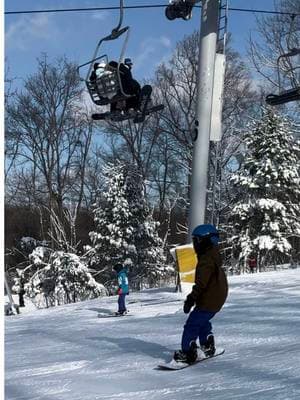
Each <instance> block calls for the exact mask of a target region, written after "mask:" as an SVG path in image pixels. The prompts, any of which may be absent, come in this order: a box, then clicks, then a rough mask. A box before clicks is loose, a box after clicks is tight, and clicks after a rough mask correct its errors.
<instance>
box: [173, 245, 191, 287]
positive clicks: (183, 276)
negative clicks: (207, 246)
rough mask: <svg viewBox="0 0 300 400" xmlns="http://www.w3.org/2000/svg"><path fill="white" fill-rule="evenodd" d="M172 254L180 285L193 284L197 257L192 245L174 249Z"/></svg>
mask: <svg viewBox="0 0 300 400" xmlns="http://www.w3.org/2000/svg"><path fill="white" fill-rule="evenodd" d="M172 254H173V256H174V257H175V258H176V262H177V265H178V271H179V276H180V282H181V283H194V282H195V269H196V265H197V256H196V253H195V251H194V247H193V245H192V244H186V245H183V246H178V247H175V249H172Z"/></svg>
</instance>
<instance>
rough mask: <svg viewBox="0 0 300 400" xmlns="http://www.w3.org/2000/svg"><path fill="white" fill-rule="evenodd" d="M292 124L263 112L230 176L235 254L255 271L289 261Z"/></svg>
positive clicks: (295, 166)
mask: <svg viewBox="0 0 300 400" xmlns="http://www.w3.org/2000/svg"><path fill="white" fill-rule="evenodd" d="M291 133H292V126H291V123H290V122H289V121H288V120H286V119H284V118H282V117H281V116H279V115H278V114H276V113H275V112H274V111H273V110H271V109H266V110H264V112H263V116H262V118H261V120H260V121H257V122H255V123H254V126H253V128H252V129H250V130H249V131H248V132H247V134H246V136H245V145H246V148H245V154H246V155H245V158H244V160H243V163H242V165H241V167H240V169H239V171H238V172H237V173H236V174H234V176H233V179H232V180H233V183H234V186H235V188H236V190H237V193H238V196H237V202H236V203H235V206H234V207H233V209H232V211H231V218H232V220H233V222H234V230H235V236H234V237H233V239H232V240H233V249H234V252H235V253H236V254H237V253H238V254H239V260H240V262H241V263H242V262H243V263H244V265H245V263H246V261H247V258H248V256H249V255H250V254H252V255H255V256H256V258H257V261H258V263H259V264H260V267H263V266H265V265H268V264H276V263H281V262H285V261H288V260H289V259H290V255H291V253H292V245H291V243H292V240H295V238H296V237H297V235H298V236H299V234H300V223H299V211H300V207H299V200H300V189H299V173H298V171H299V147H298V146H297V144H296V142H295V140H294V138H293V136H292V135H291Z"/></svg>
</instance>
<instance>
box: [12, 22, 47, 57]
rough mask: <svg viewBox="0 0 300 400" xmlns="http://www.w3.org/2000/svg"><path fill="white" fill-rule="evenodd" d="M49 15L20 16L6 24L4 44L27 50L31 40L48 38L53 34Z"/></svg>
mask: <svg viewBox="0 0 300 400" xmlns="http://www.w3.org/2000/svg"><path fill="white" fill-rule="evenodd" d="M51 22H52V21H51V17H50V16H49V15H45V14H40V15H34V16H28V15H25V16H22V17H21V18H19V19H18V20H17V21H16V22H15V23H12V24H10V25H9V26H8V28H7V31H6V33H5V41H6V46H9V47H10V48H13V47H14V48H17V49H19V50H23V51H25V50H27V49H28V48H29V47H30V46H31V45H32V40H35V39H39V40H41V39H43V40H44V39H49V38H51V37H52V38H53V36H54V28H53V26H52V23H51Z"/></svg>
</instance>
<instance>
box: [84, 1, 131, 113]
mask: <svg viewBox="0 0 300 400" xmlns="http://www.w3.org/2000/svg"><path fill="white" fill-rule="evenodd" d="M122 21H123V0H120V19H119V23H118V25H117V26H116V28H114V29H113V30H112V31H111V33H110V34H109V35H107V36H105V37H104V38H102V39H101V40H100V41H99V42H98V44H97V46H96V49H95V52H94V55H93V57H92V59H91V60H90V61H88V62H86V63H84V64H82V65H80V66H79V67H78V68H77V70H78V72H79V70H80V69H81V68H82V67H84V66H87V65H88V66H89V67H88V71H87V75H86V78H85V82H86V86H87V88H88V91H89V93H90V95H91V98H92V100H93V101H94V102H95V103H96V104H99V105H101V104H108V103H110V99H111V98H112V97H114V95H116V94H117V93H119V95H120V96H119V97H123V98H125V99H126V98H128V97H131V95H129V94H127V93H125V91H124V89H123V86H122V81H121V74H120V65H121V63H122V61H123V59H124V54H125V50H126V47H127V42H128V38H129V31H130V28H129V26H125V27H124V28H122V29H120V28H121V25H122ZM123 34H126V36H125V39H124V43H123V47H122V50H121V54H120V57H119V62H118V64H117V68H116V69H115V70H112V69H111V70H110V71H111V74H103V76H102V77H100V76H99V77H97V79H96V81H94V82H91V80H90V77H91V74H92V69H93V65H94V63H95V61H97V60H99V59H101V58H103V57H104V56H100V57H99V56H98V54H99V49H100V47H101V45H102V43H103V42H107V41H112V40H116V39H118V38H119V37H120V36H122V35H123ZM105 57H106V64H108V59H107V56H105ZM105 99H107V101H106V100H105Z"/></svg>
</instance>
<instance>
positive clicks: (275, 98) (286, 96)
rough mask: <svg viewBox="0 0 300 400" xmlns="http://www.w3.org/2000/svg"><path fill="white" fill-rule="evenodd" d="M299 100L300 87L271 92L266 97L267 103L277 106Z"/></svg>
mask: <svg viewBox="0 0 300 400" xmlns="http://www.w3.org/2000/svg"><path fill="white" fill-rule="evenodd" d="M297 100H300V87H298V88H293V89H289V90H285V91H283V92H280V93H279V94H269V95H268V96H267V97H266V103H267V104H269V105H270V106H277V105H280V104H285V103H288V102H290V101H297Z"/></svg>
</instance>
